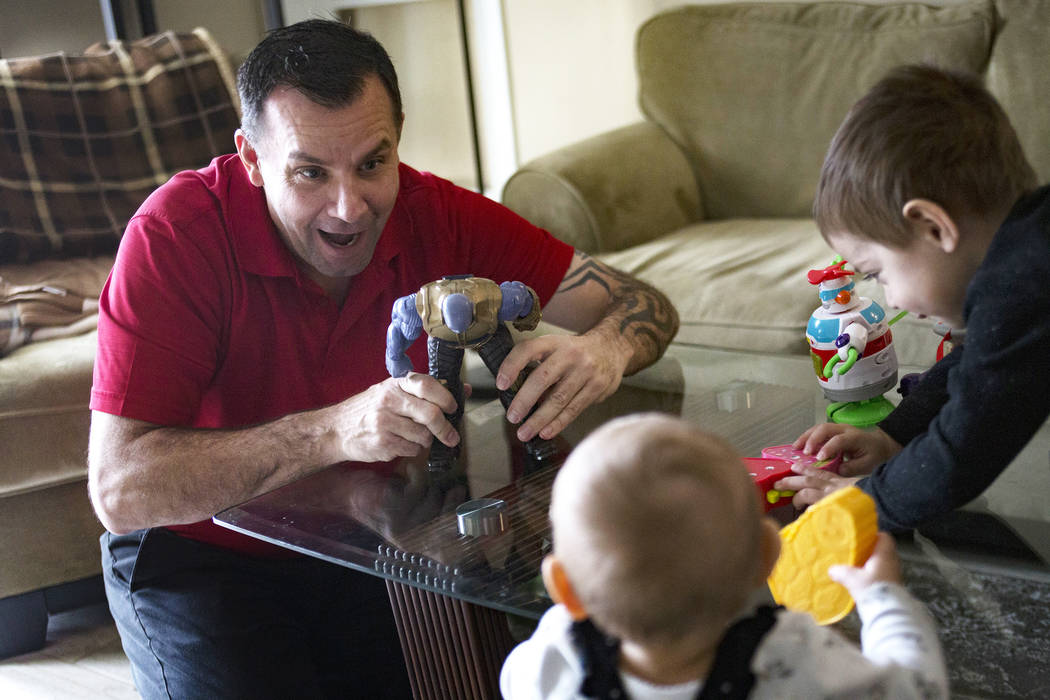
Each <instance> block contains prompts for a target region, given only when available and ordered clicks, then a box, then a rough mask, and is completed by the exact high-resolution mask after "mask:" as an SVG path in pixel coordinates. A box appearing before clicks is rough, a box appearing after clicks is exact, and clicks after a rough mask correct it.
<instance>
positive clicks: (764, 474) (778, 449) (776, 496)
mask: <svg viewBox="0 0 1050 700" xmlns="http://www.w3.org/2000/svg"><path fill="white" fill-rule="evenodd" d="M744 464H745V465H747V469H748V472H750V474H751V479H752V481H754V482H755V486H757V487H758V492H759V494H760V495H761V496H762V507H763V508H764V509H765V511H766V512H767V513H768V512H769V511H771V510H773V509H774V508H776V507H778V506H784V505H788V504H789V503H791V497H792V496H794V495H795V492H794V491H777V490H776V489H774V488H773V484H775V483H776V482H778V481H780V480H781V479H782V478H784V477H785V476H791V475H793V474H794V473H795V472H794V471H792V469H791V467H792V465H794V464H807V465H813V466H816V467H819V468H820V469H824V470H825V471H831V472H835V473H836V474H838V471H839V465H841V464H842V457H841V456H840V457H836V458H835V459H832V460H825V461H818V460H817V458H816V457H814V456H813V455H808V454H806V453H804V452H802V450H796V449H795V448H793V447H792V446H791V445H774V446H772V447H766V448H763V449H762V456H761V457H746V458H744Z"/></svg>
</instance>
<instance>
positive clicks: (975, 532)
mask: <svg viewBox="0 0 1050 700" xmlns="http://www.w3.org/2000/svg"><path fill="white" fill-rule="evenodd" d="M921 369H922V368H908V367H902V368H901V375H904V374H905V373H907V372H909V371H920V370H921ZM887 398H890V399H891V400H894V401H895V400H897V397H896V396H895V395H894V394H892V393H891V394H888V395H887ZM473 405H474V408H472V409H471V410H468V412H467V413H466V414H465V415H464V420H463V426H462V428H463V429H462V435H463V441H462V450H461V456H460V460H459V464H458V465H457V468H456V469H454V470H453V471H452V472H448V473H434V472H430V471H428V470H427V468H426V463H425V455H424V456H422V457H420V458H418V459H412V460H408V459H406V460H399V461H396V462H392V463H388V464H381V465H353V466H350V465H339V466H334V467H330V468H328V469H325V470H322V471H320V472H318V473H316V474H314V475H312V476H309V477H307V478H304V479H302V480H300V481H297V482H295V483H292V484H289V485H287V486H285V487H283V488H280V489H277V490H275V491H273V492H271V493H268V494H265V495H263V496H260V497H258V498H255V499H253V500H251V501H249V502H247V503H243V504H241V505H239V506H236V507H234V508H230V509H228V510H226V511H224V512H222V513H220V514H218V515H217V516H216V517H215V522H217V523H219V524H220V525H223V526H225V527H229V528H231V529H234V530H237V531H239V532H242V533H246V534H249V535H251V536H254V537H257V538H260V539H263V540H266V541H269V542H272V543H275V544H278V545H280V546H283V547H286V548H289V549H292V550H295V551H298V552H301V553H304V554H307V555H310V556H315V557H319V558H322V559H325V560H328V561H331V562H334V563H337V564H340V565H343V566H348V567H351V568H353V569H357V570H361V571H366V572H369V573H372V574H374V575H377V576H381V577H383V578H387V579H392V580H395V581H399V582H402V583H407V584H409V585H412V586H417V587H420V588H424V589H427V590H430V591H434V592H438V593H443V594H446V595H450V596H453V597H455V598H459V599H461V600H465V601H468V602H472V603H476V604H480V605H484V606H486V607H490V608H495V609H498V610H504V611H506V612H510V613H514V614H517V615H522V616H525V617H529V618H538V617H539V616H540V615H542V613H543V612H544V611H545V610H546V609H547V608H548V607H549V606H550V605H551V601H550V600H549V598H548V597H547V596H546V594H545V592H544V590H543V584H542V582H541V580H540V576H539V571H540V562H541V560H542V558H543V556H544V555H545V554H546V553H547V552H548V551H549V549H550V528H549V523H548V520H547V506H548V503H549V498H550V487H551V484H552V482H553V480H554V477H555V475H556V474H557V469H558V467H559V466H560V464H561V462H562V461H563V460H564V457H565V456H566V455H567V454H568V452H569V451H570V450H571V448H572V447H573V446H574V445H575V444H577V443H578V442H579V441H580V440H581V439H582V438H583V437H584V436H585V435H587V434H588V433H589V432H590V431H592V430H593V429H594V428H596V427H597V426H598V425H601V424H602V423H604V422H605V421H607V420H609V419H610V418H613V417H615V416H619V415H623V414H626V413H633V412H637V411H663V412H668V413H672V414H675V415H681V416H683V417H685V418H686V419H688V420H690V421H693V422H695V423H696V424H697V425H699V426H701V427H703V428H704V429H706V430H710V431H712V432H715V433H718V434H720V435H722V436H723V437H725V438H726V439H728V440H729V441H730V442H731V443H733V444H734V446H735V447H736V448H737V449H738V450H739V451H740V452H741V454H743V455H744V456H748V457H757V456H759V454H760V452H761V450H762V448H763V447H767V446H771V445H778V444H783V443H788V442H791V441H792V440H794V439H795V438H796V437H797V436H798V435H799V434H800V433H801V432H802V431H804V430H805V429H806V428H808V427H810V426H811V425H813V424H814V423H815V422H817V421H821V420H824V409H825V407H826V405H827V401H826V400H825V399H824V398H823V396H822V395H821V392H820V390H819V386H818V382H817V380H816V377H815V376H814V373H813V366H812V363H811V362H810V360H809V359H808V357H805V356H793V357H783V356H770V355H764V354H761V353H744V352H727V351H719V350H710V349H704V348H693V347H682V346H675V347H674V348H672V349H671V350H670V351H669V352H668V354H667V355H666V356H665V357H664V358H663V359H662V360H661V361H660V362H658V363H656V364H655V365H653V366H652V367H650V368H648V369H646V370H644V371H642V372H640V373H638V374H636V375H634V376H632V377H628V378H626V379H625V380H624V382H623V385H622V386H621V388H620V389H619V391H617V392H616V393H615V394H614V395H613V396H611V397H610V398H608V399H606V400H605V401H604V402H602V403H600V404H596V405H594V406H592V407H590V408H589V409H588V410H587V411H586V412H584V413H583V414H582V415H581V416H580V417H579V418H578V419H577V420H576V421H575V422H574V423H573V424H572V425H570V426H569V427H568V428H567V429H566V430H565V431H564V432H563V434H562V435H560V436H559V437H558V438H557V440H556V443H557V450H556V454H555V455H554V456H553V457H551V458H549V459H547V460H540V461H536V460H531V459H530V457H529V456H528V454H527V453H526V451H525V450H524V448H523V446H522V445H521V444H520V443H518V442H517V440H516V439H515V436H514V432H513V426H511V425H510V424H509V423H507V421H506V419H505V416H504V411H503V408H502V406H501V405H500V404H499V402H498V401H497V400H491V401H488V402H478V401H474V402H473ZM1047 494H1050V427H1048V426H1043V428H1042V429H1041V430H1040V431H1039V433H1038V434H1037V436H1036V437H1035V439H1034V440H1033V441H1032V442H1031V443H1030V444H1029V445H1028V446H1027V447H1026V448H1025V450H1024V451H1022V453H1021V454H1020V455H1019V456H1018V457H1017V459H1016V460H1015V461H1014V462H1013V463H1012V464H1011V465H1010V467H1009V468H1008V469H1007V470H1006V471H1005V472H1004V473H1003V474H1002V475H1001V476H1000V478H999V479H998V480H997V481H996V482H995V483H994V484H993V485H992V486H991V487H990V488H989V489H988V490H987V491H986V492H985V493H984V494H982V495H981V496H980V497H978V498H977V499H976V500H975V501H974V502H972V503H971V504H969V505H967V506H966V507H964V508H962V509H960V510H958V511H956V512H955V513H952V514H950V515H949V516H947V517H945V518H943V519H941V520H938V521H936V522H934V523H930V524H929V525H928V526H924V527H921V528H919V529H918V530H916V531H915V532H914V533H910V534H907V535H903V536H900V537H899V538H898V541H899V546H900V551H901V557H902V562H903V565H904V569H905V579H906V581H905V583H906V584H907V585H909V587H910V588H912V589H913V590H914V591H915V592H916V594H917V595H918V596H919V598H920V599H921V600H923V601H924V602H925V603H926V604H927V605H928V606H929V607H930V608H931V612H933V614H934V616H935V618H936V619H937V621H938V623H939V624H940V625H941V628H942V639H943V641H944V642H945V648H946V653H947V654H948V655H949V658H951V656H952V655H954V656H955V657H957V658H959V659H969V660H968V661H966V662H965V664H964V666H965V667H966V668H965V669H964V670H959V671H957V670H953V677H952V678H953V692H954V693H956V695H957V696H959V697H967V696H969V697H1014V696H1016V697H1025V696H1027V695H1025V694H1024V692H1022V691H1020V690H1017V689H1018V688H1032V687H1037V686H1039V684H1044V685H1042V686H1041V687H1043V688H1044V689H1045V688H1046V687H1050V673H1048V672H1047V670H1046V669H1047V668H1050V664H1048V663H1047V662H1048V661H1050V658H1048V656H1050V622H1048V621H1047V619H1046V616H1045V615H1044V614H1042V612H1041V611H1042V610H1045V609H1046V605H1047V602H1048V601H1050V565H1048V562H1050V499H1048V497H1047ZM477 499H496V501H497V503H496V507H495V510H496V511H497V512H498V521H499V525H500V526H498V527H494V528H490V529H487V530H484V532H485V533H487V534H462V531H461V528H467V530H468V531H470V530H469V527H470V520H469V518H468V517H467V516H465V515H464V514H463V512H462V511H461V514H460V516H457V509H459V508H460V507H461V506H463V505H464V504H468V505H467V506H466V510H470V509H471V508H472V507H473V508H475V509H476V508H477V507H478V506H489V508H490V509H491V508H492V507H493V504H492V503H491V502H489V501H483V502H481V503H477V502H476V501H477ZM472 502H473V503H472ZM771 514H772V515H774V516H776V517H779V518H780V519H782V520H784V521H785V522H786V521H787V520H789V519H790V518H792V517H794V513H793V509H792V508H791V507H790V506H788V507H784V508H776V509H774V510H773V511H772V512H771ZM461 520H462V521H463V522H462V523H461ZM851 618H855V615H853V616H851V617H850V618H847V619H846V620H845V621H844V622H843V623H841V625H842V627H843V629H844V631H846V632H847V633H848V634H850V633H852V634H857V633H858V632H859V622H858V621H857V620H856V619H851ZM950 665H951V663H950ZM1015 691H1016V694H1015ZM968 692H972V693H973V694H972V695H967V693H968ZM984 693H988V694H987V695H985V694H984ZM1033 697H1034V696H1033Z"/></svg>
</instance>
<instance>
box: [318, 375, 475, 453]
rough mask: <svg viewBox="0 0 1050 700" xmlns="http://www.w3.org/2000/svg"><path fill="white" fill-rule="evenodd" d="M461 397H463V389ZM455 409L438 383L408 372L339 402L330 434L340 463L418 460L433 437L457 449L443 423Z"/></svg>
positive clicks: (456, 435) (456, 437)
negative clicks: (417, 456)
mask: <svg viewBox="0 0 1050 700" xmlns="http://www.w3.org/2000/svg"><path fill="white" fill-rule="evenodd" d="M464 396H469V387H468V386H466V385H464ZM455 410H456V401H455V399H454V398H453V397H452V394H451V392H449V391H448V389H446V388H445V387H444V386H442V385H441V383H440V382H438V381H437V380H436V379H434V378H433V377H431V376H430V375H427V374H419V373H418V372H409V373H408V374H407V375H405V376H404V377H397V378H394V377H391V378H390V379H387V380H385V381H382V382H380V383H379V384H374V385H372V386H371V387H369V388H368V389H366V390H365V391H363V392H361V393H360V394H356V395H355V396H351V397H350V398H349V399H347V400H346V401H343V402H342V403H341V404H339V405H338V406H337V407H336V414H335V416H334V420H333V425H332V429H333V430H334V432H335V434H336V436H337V438H338V440H339V448H340V449H341V451H342V453H343V455H344V458H345V459H347V460H350V461H356V462H388V461H390V460H392V459H395V458H397V457H414V456H416V455H418V454H419V453H420V452H421V451H422V450H424V449H426V448H429V447H430V443H431V441H432V440H433V438H435V437H436V438H437V439H438V440H440V441H441V442H443V443H444V444H446V445H448V446H449V447H453V446H455V445H456V444H458V443H459V433H457V432H456V429H455V428H454V427H452V424H451V423H449V422H448V420H447V419H446V418H445V414H446V413H453V412H454V411H455Z"/></svg>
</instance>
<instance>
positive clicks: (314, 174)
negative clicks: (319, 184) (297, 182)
mask: <svg viewBox="0 0 1050 700" xmlns="http://www.w3.org/2000/svg"><path fill="white" fill-rule="evenodd" d="M296 173H298V175H299V177H301V178H303V179H304V180H316V179H317V178H319V177H321V169H320V168H299V169H298V170H297V171H296Z"/></svg>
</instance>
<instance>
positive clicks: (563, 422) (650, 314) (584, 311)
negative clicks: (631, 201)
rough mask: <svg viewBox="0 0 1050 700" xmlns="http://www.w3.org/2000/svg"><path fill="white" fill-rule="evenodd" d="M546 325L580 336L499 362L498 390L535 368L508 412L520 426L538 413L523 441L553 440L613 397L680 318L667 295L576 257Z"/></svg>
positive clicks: (523, 348)
mask: <svg viewBox="0 0 1050 700" xmlns="http://www.w3.org/2000/svg"><path fill="white" fill-rule="evenodd" d="M543 318H544V319H545V320H546V321H547V322H548V323H552V324H554V325H555V326H558V327H560V328H564V329H566V330H570V331H575V332H576V333H579V334H580V335H578V336H546V337H542V338H534V339H530V340H527V341H524V342H522V343H520V344H518V345H517V346H515V348H514V349H513V350H512V351H511V352H510V354H508V355H507V357H506V359H505V360H504V361H503V365H502V366H501V367H500V370H499V373H498V374H497V377H496V386H497V387H498V388H499V389H501V390H502V389H505V388H507V387H509V386H510V385H511V384H512V383H513V382H514V380H515V378H516V377H517V376H518V373H520V372H521V370H522V369H523V368H524V367H526V366H527V365H529V364H530V363H536V362H538V363H539V365H538V366H537V367H536V368H535V369H533V370H532V373H531V374H530V375H529V377H528V379H527V380H526V381H525V383H524V384H523V385H522V387H521V389H520V390H519V391H518V393H517V395H516V396H515V398H514V400H513V402H511V405H510V407H509V410H508V411H507V417H508V418H509V419H510V420H511V422H514V423H517V422H520V421H521V420H523V419H525V416H527V415H528V414H529V411H530V410H532V407H533V406H537V408H536V412H535V413H533V414H532V415H531V416H529V418H528V420H525V423H524V424H523V425H522V426H521V427H520V428H518V439H520V440H530V439H532V438H533V437H534V436H536V435H539V436H540V437H541V438H543V439H546V440H549V439H551V438H553V437H555V436H556V435H558V433H560V432H561V431H562V430H564V428H565V426H567V425H568V424H569V423H571V422H572V421H573V420H574V419H575V418H576V417H577V416H579V415H580V413H581V412H582V411H583V410H584V409H585V408H587V406H589V405H591V404H592V403H594V402H596V401H601V400H602V399H605V398H606V397H608V396H609V395H610V394H612V393H613V392H614V391H616V389H617V388H618V387H619V386H620V380H621V379H623V377H624V375H628V374H633V373H634V372H637V371H638V370H640V369H642V368H643V367H647V366H649V365H650V364H652V363H653V362H655V361H656V360H658V359H659V358H660V356H661V355H663V353H664V350H666V349H667V345H668V344H669V343H670V342H671V338H673V337H674V335H675V333H676V332H677V331H678V312H677V311H675V309H674V306H672V305H671V302H670V301H669V300H668V299H667V297H666V296H664V294H662V293H661V292H659V291H657V290H656V289H654V288H653V287H651V286H649V285H648V284H646V283H644V282H642V281H640V280H638V279H635V278H634V277H631V276H630V275H628V274H626V273H623V272H621V271H619V270H616V269H614V268H611V267H609V266H608V265H606V264H604V263H602V262H600V261H599V260H596V259H594V258H592V257H590V256H589V255H587V254H586V253H583V252H582V251H579V250H578V251H576V252H575V253H574V255H573V259H572V263H571V264H570V265H569V269H568V271H566V273H565V277H564V278H563V279H562V281H561V284H560V285H558V290H557V291H556V292H555V293H554V296H553V297H551V299H550V301H548V302H547V305H546V306H545V307H543Z"/></svg>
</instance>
